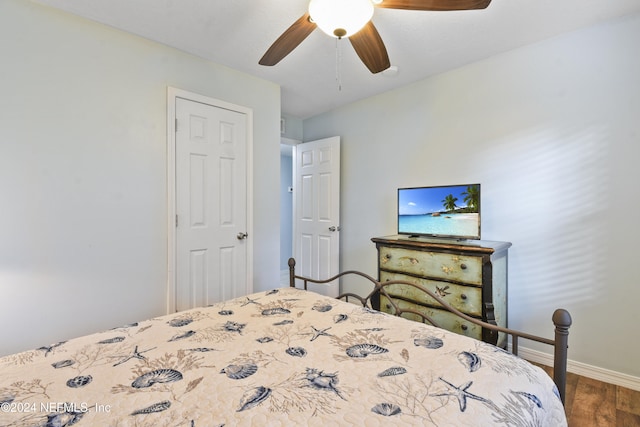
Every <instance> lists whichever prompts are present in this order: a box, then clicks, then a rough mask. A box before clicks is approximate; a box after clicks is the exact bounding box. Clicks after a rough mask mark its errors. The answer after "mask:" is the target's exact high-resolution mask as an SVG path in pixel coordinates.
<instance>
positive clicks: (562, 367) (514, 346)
mask: <svg viewBox="0 0 640 427" xmlns="http://www.w3.org/2000/svg"><path fill="white" fill-rule="evenodd" d="M295 265H296V261H295V259H293V258H289V286H291V287H296V286H295V285H296V279H297V280H301V281H302V283H303V285H304V289H305V290H307V285H308V284H309V283H317V284H323V283H329V282H332V281H334V280H336V279H339V278H340V277H342V276H347V275H357V276H361V277H363V278H364V279H366V280H368V281H369V282H371V283H372V284H373V290H372V291H371V292H370V293H369V295H367V296H366V297H362V296H360V295H356V294H354V293H350V292H347V293H343V294H340V295H339V296H338V297H337V298H338V299H344V300H345V301H349V299H355V300H357V301H358V302H359V303H360V304H361V305H362V306H363V307H369V308H374V307H373V305H372V299H374V300H375V299H376V298H379V296H380V295H383V296H385V297H386V298H387V299H388V301H389V303H390V304H391V306H392V312H393V314H394V315H396V316H402V314H404V313H411V314H414V315H417V316H419V317H420V318H421V319H422V321H423V323H428V324H431V325H433V326H437V327H438V324H437V323H436V322H434V321H433V319H431V318H430V317H429V316H427V315H425V314H423V313H421V312H418V311H416V310H411V309H403V308H401V307H399V306H398V305H397V304H396V302H395V297H393V296H391V295H389V294H388V293H387V290H386V288H387V287H388V286H390V285H395V284H402V285H406V286H412V287H414V288H416V289H419V290H420V291H422V292H424V293H425V294H427V295H429V296H430V297H431V298H433V299H434V300H436V301H437V302H438V303H439V304H440V305H442V308H444V309H445V310H448V311H449V312H451V313H453V314H455V315H456V316H458V317H460V318H462V319H464V320H466V321H468V322H471V323H473V324H476V325H478V326H481V327H483V328H486V329H489V330H492V331H495V332H496V333H498V332H502V333H504V334H506V335H507V336H510V337H511V353H513V354H514V355H518V344H519V339H520V338H523V339H527V340H531V341H535V342H540V343H543V344H547V345H550V346H552V347H553V349H554V353H553V381H554V382H555V384H556V386H557V387H558V392H559V393H560V399H561V400H562V403H564V401H565V391H566V384H567V359H568V353H567V350H568V342H569V327H570V326H571V315H570V314H569V312H568V311H567V310H565V309H562V308H559V309H557V310H556V311H555V312H554V313H553V316H552V318H551V319H552V321H553V324H554V325H555V337H554V339H548V338H544V337H539V336H536V335H531V334H528V333H525V332H521V331H517V330H515V329H509V328H503V327H501V326H498V325H495V324H491V323H486V322H483V321H481V320H479V319H476V318H474V317H470V316H468V315H466V314H464V313H462V312H461V311H459V310H458V309H456V308H455V307H452V306H451V305H450V304H448V303H447V302H445V301H444V300H443V299H442V298H441V297H440V296H438V295H436V294H435V293H434V292H432V291H430V290H429V289H427V288H425V287H424V286H421V285H418V284H415V283H411V282H407V281H404V280H392V281H388V282H384V283H381V282H379V281H377V280H376V279H374V278H373V277H371V276H369V275H368V274H365V273H362V272H359V271H355V270H349V271H343V272H341V273H339V274H337V275H335V276H333V277H330V278H328V279H325V280H315V279H311V278H308V277H304V276H299V275H297V274H295Z"/></svg>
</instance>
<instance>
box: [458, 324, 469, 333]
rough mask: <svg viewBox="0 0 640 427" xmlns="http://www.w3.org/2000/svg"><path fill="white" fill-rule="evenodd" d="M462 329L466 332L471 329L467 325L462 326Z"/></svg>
mask: <svg viewBox="0 0 640 427" xmlns="http://www.w3.org/2000/svg"><path fill="white" fill-rule="evenodd" d="M460 329H462V330H463V331H466V330H467V329H469V327H468V326H467V325H464V324H462V325H460Z"/></svg>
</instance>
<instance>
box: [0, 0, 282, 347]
mask: <svg viewBox="0 0 640 427" xmlns="http://www.w3.org/2000/svg"><path fill="white" fill-rule="evenodd" d="M0 52H1V53H2V59H1V61H2V65H1V66H0V93H2V102H0V195H1V200H0V325H2V330H3V333H2V338H1V339H0V355H3V354H8V353H12V352H16V351H19V350H24V349H29V348H34V347H36V346H41V345H44V344H47V343H51V342H54V341H59V340H62V339H67V338H70V337H73V336H77V335H84V334H86V333H89V332H94V331H97V330H103V329H107V328H112V327H115V326H117V325H122V324H126V323H130V322H132V321H136V320H141V319H145V318H149V317H152V316H157V315H159V314H163V313H164V312H165V310H166V294H167V136H166V132H167V125H166V116H167V105H166V98H167V86H172V87H176V88H179V89H184V90H188V91H191V92H195V93H199V94H202V95H206V96H209V97H212V98H216V99H220V100H222V101H225V102H229V103H233V104H236V105H241V106H244V107H248V108H251V109H252V110H253V118H254V132H253V158H254V159H255V160H256V161H255V162H254V169H253V188H254V196H255V197H254V201H253V207H254V212H255V215H254V227H253V236H252V238H253V239H254V250H255V254H254V263H253V264H254V265H253V271H254V288H255V289H256V290H261V289H269V288H271V287H273V286H274V285H275V284H277V283H278V280H279V268H278V266H279V251H278V250H274V248H276V247H278V245H279V239H280V236H279V233H280V224H279V220H278V217H279V213H280V205H279V197H278V195H279V186H280V174H279V166H278V165H279V153H280V151H279V146H280V129H279V119H280V88H279V87H278V86H277V85H275V84H273V83H270V82H266V81H264V80H260V79H257V78H255V77H251V76H249V75H246V74H243V73H240V72H236V71H234V70H231V69H229V68H226V67H222V66H218V65H216V64H213V63H211V62H207V61H205V60H202V59H199V58H197V57H194V56H191V55H187V54H184V53H182V52H179V51H177V50H174V49H170V48H168V47H166V46H163V45H160V44H156V43H152V42H150V41H147V40H145V39H142V38H139V37H135V36H132V35H129V34H126V33H124V32H120V31H117V30H114V29H112V28H109V27H106V26H102V25H98V24H96V23H93V22H90V21H87V20H83V19H80V18H77V17H74V16H71V15H68V14H65V13H62V12H59V11H56V10H53V9H49V8H47V7H43V6H40V5H37V4H35V3H32V2H29V1H23V0H2V1H0ZM265 212H268V213H269V214H268V215H265V214H264V213H265Z"/></svg>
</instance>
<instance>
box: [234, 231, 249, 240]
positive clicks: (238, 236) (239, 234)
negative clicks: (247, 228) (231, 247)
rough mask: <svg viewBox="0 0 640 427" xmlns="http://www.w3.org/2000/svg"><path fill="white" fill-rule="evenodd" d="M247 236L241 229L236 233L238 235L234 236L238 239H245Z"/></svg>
mask: <svg viewBox="0 0 640 427" xmlns="http://www.w3.org/2000/svg"><path fill="white" fill-rule="evenodd" d="M247 236H248V234H247V233H243V232H242V231H241V232H239V233H238V235H237V236H236V237H237V238H238V240H244V239H246V238H247Z"/></svg>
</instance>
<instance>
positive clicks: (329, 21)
mask: <svg viewBox="0 0 640 427" xmlns="http://www.w3.org/2000/svg"><path fill="white" fill-rule="evenodd" d="M309 15H311V20H312V21H313V22H315V23H316V25H318V27H319V28H320V29H321V30H322V31H324V32H325V33H327V34H328V35H330V36H332V37H337V38H342V37H349V36H351V35H352V34H355V33H357V32H358V31H360V30H361V29H362V27H364V26H365V25H366V24H367V22H369V21H370V20H371V18H372V17H373V4H372V3H371V0H311V2H310V3H309Z"/></svg>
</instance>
